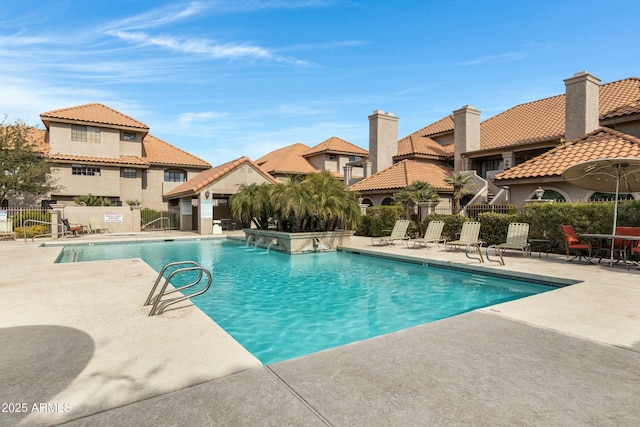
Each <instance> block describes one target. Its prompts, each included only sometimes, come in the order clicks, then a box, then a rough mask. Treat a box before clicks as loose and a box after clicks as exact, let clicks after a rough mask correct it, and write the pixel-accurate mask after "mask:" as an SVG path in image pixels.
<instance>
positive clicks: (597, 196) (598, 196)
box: [589, 193, 633, 202]
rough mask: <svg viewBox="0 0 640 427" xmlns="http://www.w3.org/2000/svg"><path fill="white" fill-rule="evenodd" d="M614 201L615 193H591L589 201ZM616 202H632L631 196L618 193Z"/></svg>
mask: <svg viewBox="0 0 640 427" xmlns="http://www.w3.org/2000/svg"><path fill="white" fill-rule="evenodd" d="M615 199H616V193H593V194H592V195H591V198H590V199H589V200H591V201H592V202H612V201H614V200H615ZM618 200H633V196H632V195H631V194H629V193H620V194H618Z"/></svg>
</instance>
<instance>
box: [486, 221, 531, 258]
mask: <svg viewBox="0 0 640 427" xmlns="http://www.w3.org/2000/svg"><path fill="white" fill-rule="evenodd" d="M528 240H529V224H526V223H522V222H512V223H511V224H509V228H508V229H507V241H506V242H505V243H501V244H499V245H495V246H493V245H492V246H491V247H492V248H493V247H495V248H496V250H500V251H504V250H505V249H514V250H520V251H522V256H525V255H526V254H527V253H528V252H529V242H528Z"/></svg>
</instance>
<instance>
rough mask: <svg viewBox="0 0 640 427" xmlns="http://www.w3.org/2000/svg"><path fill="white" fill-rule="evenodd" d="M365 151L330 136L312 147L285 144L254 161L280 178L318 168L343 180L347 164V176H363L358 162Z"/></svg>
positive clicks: (364, 155) (365, 154)
mask: <svg viewBox="0 0 640 427" xmlns="http://www.w3.org/2000/svg"><path fill="white" fill-rule="evenodd" d="M368 154H369V153H368V152H367V150H365V149H364V148H361V147H358V146H357V145H354V144H352V143H350V142H348V141H345V140H344V139H340V138H338V137H335V136H333V137H331V138H329V139H327V140H325V141H322V142H321V143H320V144H318V145H315V146H313V147H308V146H307V145H305V144H302V143H296V144H292V145H288V146H286V147H283V148H280V149H278V150H275V151H272V152H270V153H268V154H266V155H264V156H262V157H260V158H259V159H257V160H256V164H257V165H259V166H260V167H261V168H262V169H264V170H265V171H267V172H268V173H269V174H270V175H271V176H273V177H274V178H275V179H277V180H279V181H282V180H286V179H288V178H289V177H290V176H292V175H294V176H296V175H297V176H300V175H308V174H310V173H317V172H321V171H329V172H331V173H332V174H333V175H334V176H336V177H337V178H340V179H342V178H343V176H344V173H345V172H344V170H345V168H347V167H348V169H349V176H351V175H354V176H357V177H359V178H362V177H363V176H364V174H365V173H366V172H365V171H364V170H363V166H362V165H361V164H360V162H361V160H362V159H364V158H366V157H367V156H368ZM347 165H349V166H347Z"/></svg>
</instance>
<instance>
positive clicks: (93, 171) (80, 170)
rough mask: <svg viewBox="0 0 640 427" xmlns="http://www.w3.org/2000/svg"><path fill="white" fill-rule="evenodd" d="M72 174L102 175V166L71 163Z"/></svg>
mask: <svg viewBox="0 0 640 427" xmlns="http://www.w3.org/2000/svg"><path fill="white" fill-rule="evenodd" d="M71 175H85V176H100V167H99V166H87V165H71Z"/></svg>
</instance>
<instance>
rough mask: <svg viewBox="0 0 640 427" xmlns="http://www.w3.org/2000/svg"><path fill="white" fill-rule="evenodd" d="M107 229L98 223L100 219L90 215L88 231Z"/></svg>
mask: <svg viewBox="0 0 640 427" xmlns="http://www.w3.org/2000/svg"><path fill="white" fill-rule="evenodd" d="M106 231H107V229H106V228H103V227H102V226H101V225H100V220H99V219H98V218H95V217H92V218H89V232H90V233H104V232H106Z"/></svg>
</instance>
